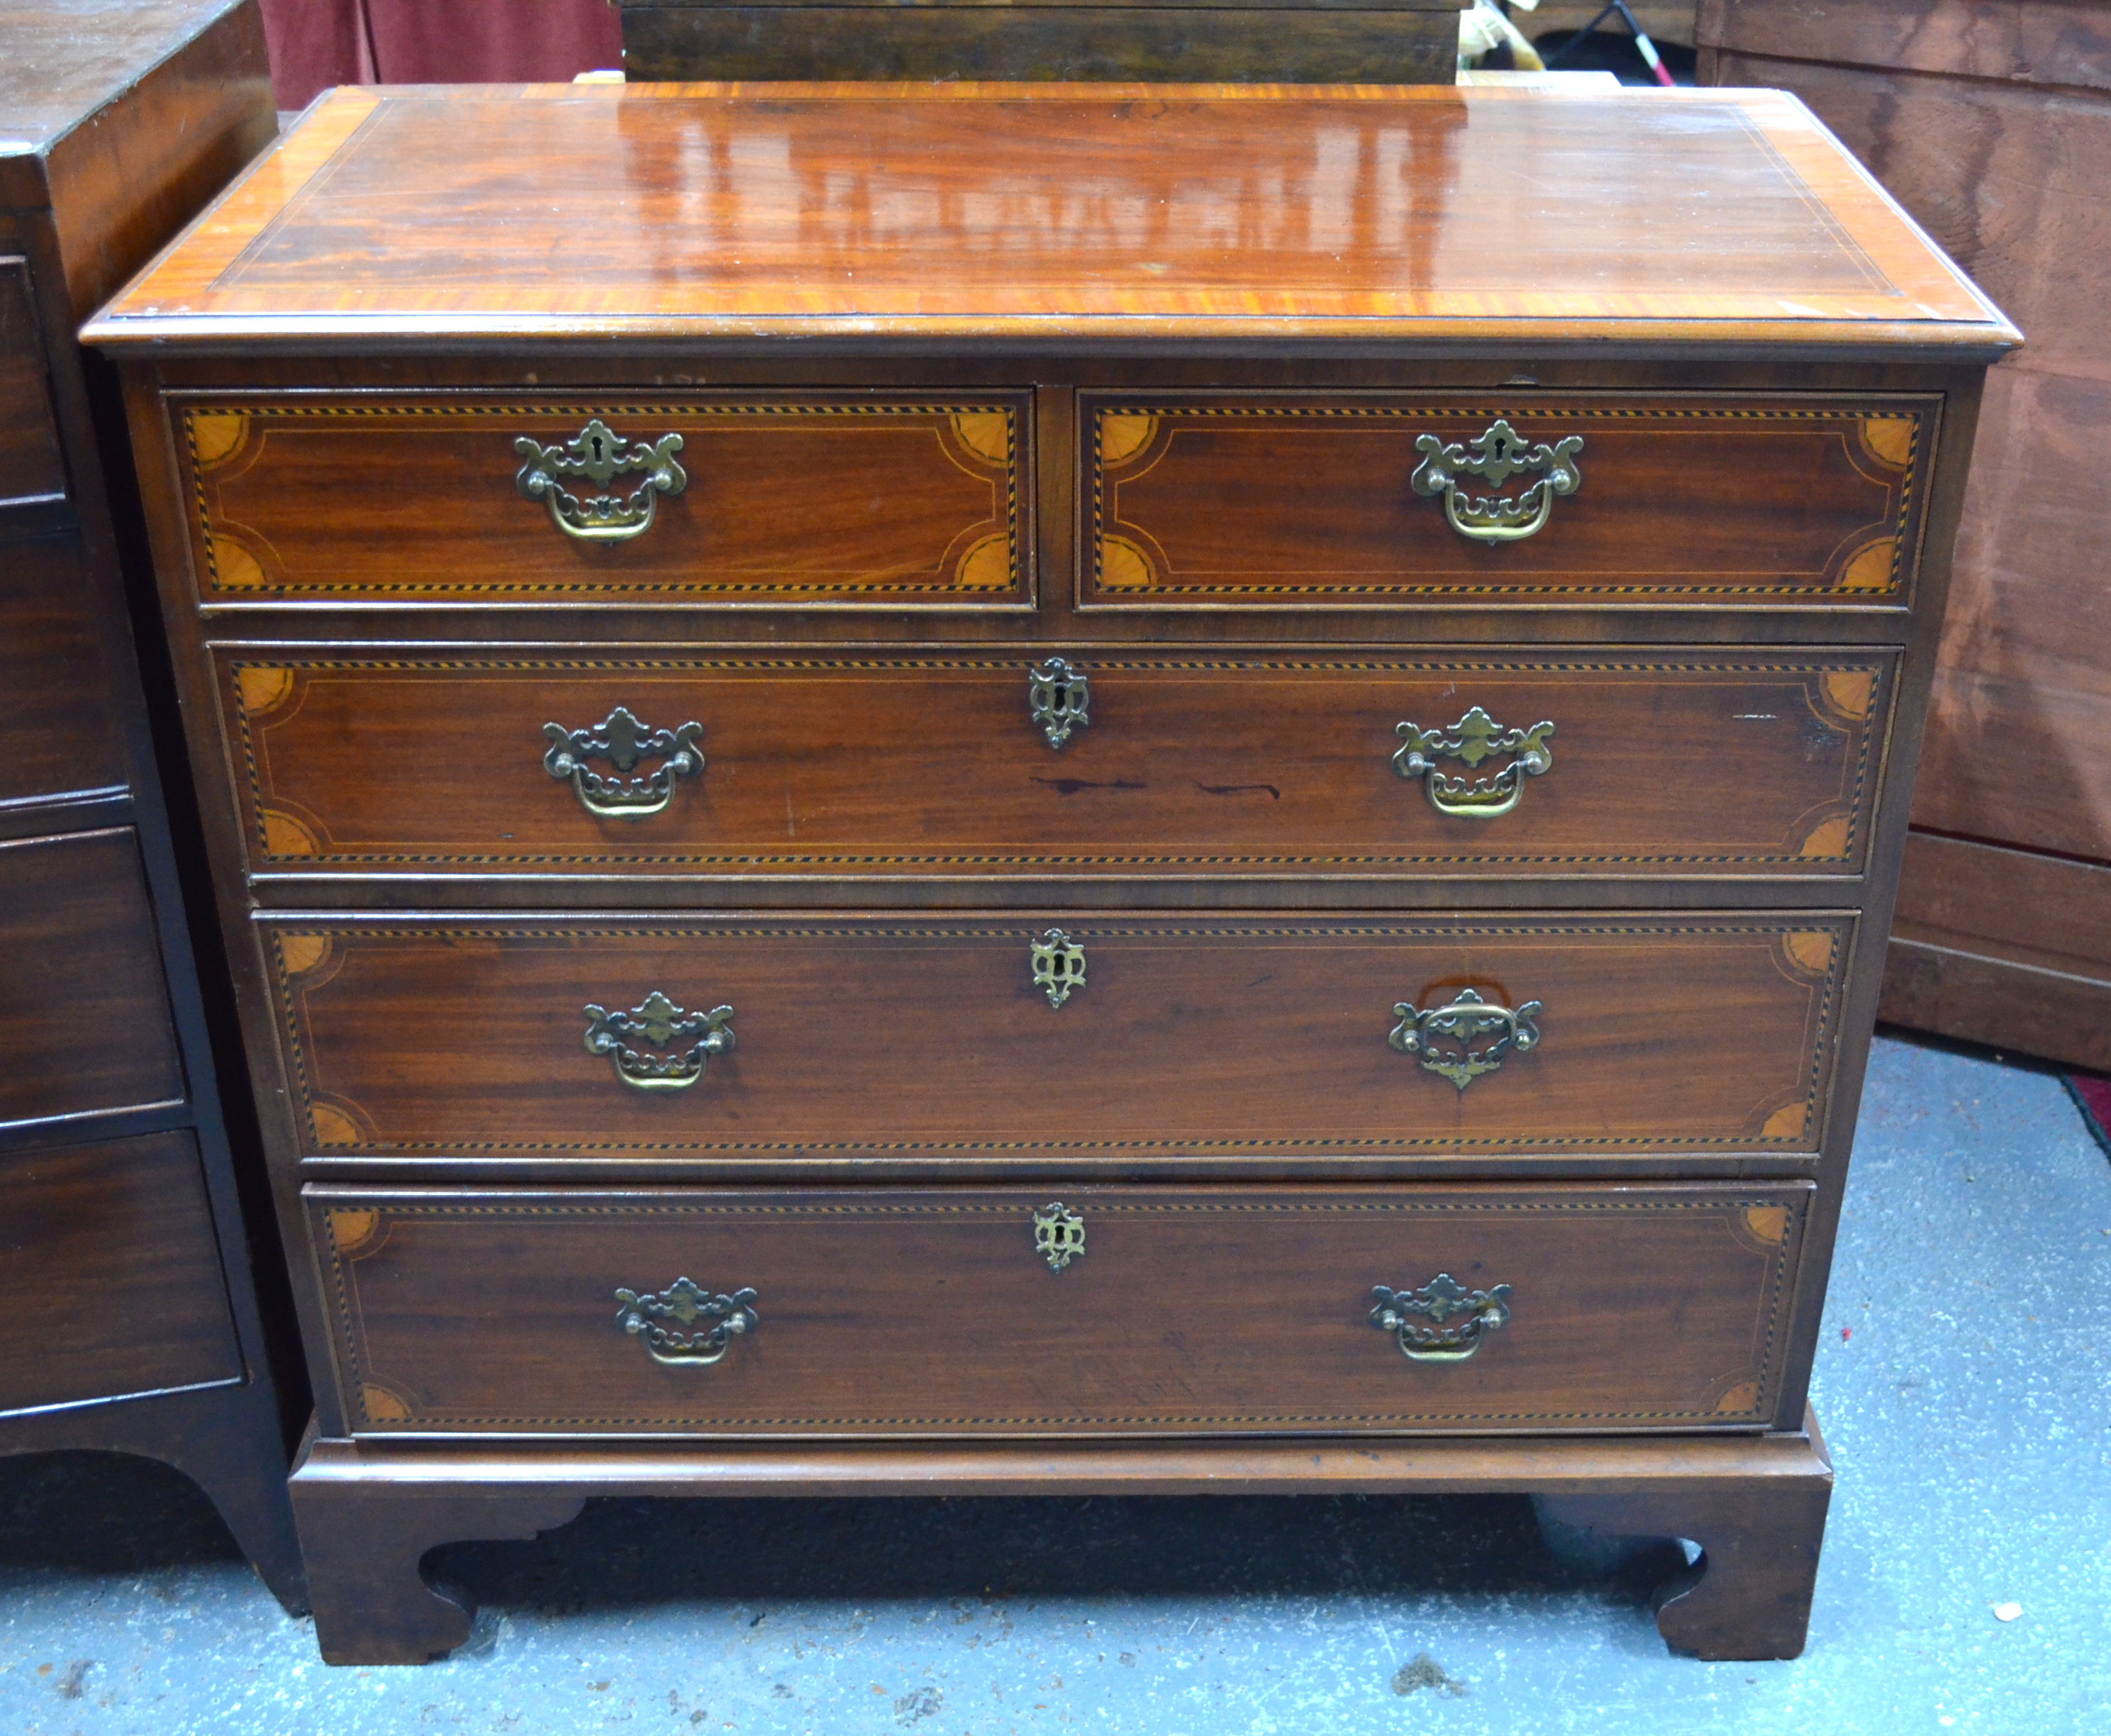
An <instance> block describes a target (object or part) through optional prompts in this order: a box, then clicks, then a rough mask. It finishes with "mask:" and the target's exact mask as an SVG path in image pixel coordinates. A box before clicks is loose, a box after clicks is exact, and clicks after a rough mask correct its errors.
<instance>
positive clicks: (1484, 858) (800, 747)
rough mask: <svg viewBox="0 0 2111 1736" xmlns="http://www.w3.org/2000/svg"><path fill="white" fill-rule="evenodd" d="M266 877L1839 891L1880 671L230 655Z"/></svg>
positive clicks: (1806, 655) (1872, 786) (1721, 665)
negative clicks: (1357, 881)
mask: <svg viewBox="0 0 2111 1736" xmlns="http://www.w3.org/2000/svg"><path fill="white" fill-rule="evenodd" d="M221 657H222V682H223V691H224V693H225V705H226V707H227V711H228V715H229V719H230V723H231V734H233V737H234V752H235V761H236V763H235V766H234V772H235V777H234V784H235V789H236V793H237V796H238V800H239V801H240V802H242V804H243V811H244V817H245V819H246V821H247V826H246V829H247V834H248V839H249V848H250V852H251V861H252V866H254V867H255V868H256V869H257V870H260V871H266V872H280V873H284V872H288V871H293V872H298V871H301V870H309V869H329V870H336V871H339V872H342V871H344V870H374V871H379V872H401V873H417V874H420V875H425V874H431V873H433V872H434V871H435V870H448V869H452V870H455V871H456V872H460V873H479V874H481V873H488V872H491V871H493V870H513V871H516V872H526V873H535V874H564V873H574V874H579V873H605V872H607V871H609V870H623V871H645V872H656V873H662V874H683V873H688V874H715V875H764V876H812V875H849V876H857V875H888V876H898V875H992V874H998V875H1001V874H1021V873H1032V872H1039V873H1042V874H1060V875H1137V874H1151V875H1166V874H1183V873H1185V874H1192V875H1209V876H1211V877H1213V878H1225V877H1234V876H1237V877H1255V878H1260V877H1270V878H1277V879H1280V878H1282V877H1285V876H1292V875H1294V876H1297V877H1299V878H1304V877H1308V876H1312V875H1337V876H1344V877H1371V876H1378V875H1417V874H1428V873H1457V872H1460V871H1462V870H1470V871H1481V872H1506V873H1509V874H1513V875H1562V876H1568V875H1579V874H1596V875H1633V874H1637V873H1646V874H1650V875H1709V874H1715V875H1753V874H1765V875H1854V874H1858V873H1859V872H1860V871H1861V870H1862V868H1863V865H1864V860H1865V857H1866V853H1867V851H1868V838H1869V829H1870V822H1871V816H1872V810H1873V806H1874V804H1875V801H1876V793H1877V784H1878V772H1879V770H1880V769H1881V764H1882V752H1883V744H1884V741H1885V738H1886V721H1887V720H1888V718H1889V716H1890V713H1891V694H1892V691H1893V687H1894V679H1895V670H1896V658H1895V655H1894V654H1892V653H1891V652H1864V653H1860V654H1850V653H1842V652H1801V653H1792V654H1786V655H1784V654H1782V653H1779V652H1736V653H1731V654H1723V653H1720V652H1714V653H1706V654H1696V653H1690V652H1680V653H1677V654H1673V655H1667V654H1664V653H1663V652H1615V653H1606V652H1568V653H1562V654H1558V655H1552V656H1549V655H1537V656H1532V655H1523V656H1500V655H1497V656H1482V657H1469V658H1448V657H1447V658H1427V657H1423V658H1414V657H1399V656H1396V655H1390V654H1386V653H1383V652H1365V653H1351V654H1346V655H1340V656H1310V655H1300V654H1294V653H1292V654H1278V655H1266V654H1264V655H1257V656H1256V655H1242V654H1217V655H1205V654H1188V653H1184V652H1183V653H1180V654H1166V655H1155V656H1151V657H1122V656H1110V655H1096V654H1095V655H1087V654H1085V653H1083V652H1079V653H1075V654H1074V658H1073V659H1058V658H1056V657H1044V655H1043V654H1042V653H1041V652H1034V651H1028V650H1024V649H1022V650H1020V651H1018V652H1007V653H992V654H982V653H974V654H959V655H949V656H901V657H715V658H692V659H684V660H681V661H668V660H664V659H659V660H655V659H644V658H639V659H629V660H626V659H623V658H618V657H603V658H597V659H595V660H594V661H591V662H587V661H570V660H547V659H535V658H514V657H467V658H449V659H405V658H402V657H395V658H390V659H386V660H384V659H381V658H373V659H347V658H334V659H327V660H324V659H317V660H306V659H291V660H288V659H284V658H280V657H273V658H271V659H270V660H269V661H257V660H254V659H253V658H252V657H251V656H249V655H247V654H244V653H239V652H223V653H221Z"/></svg>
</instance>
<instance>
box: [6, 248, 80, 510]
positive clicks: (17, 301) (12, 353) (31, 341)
mask: <svg viewBox="0 0 2111 1736" xmlns="http://www.w3.org/2000/svg"><path fill="white" fill-rule="evenodd" d="M64 498H66V459H65V457H64V455H63V454H62V452H61V450H60V447H59V427H58V418H57V416H56V415H55V414H54V412H53V411H52V385H51V375H50V371H49V367H48V363H47V361H46V360H45V357H44V346H43V339H42V338H41V336H40V335H39V329H38V321H37V303H36V298H35V296H34V293H33V291H32V287H31V284H30V262H29V261H28V260H26V259H25V258H23V257H21V256H20V255H19V254H16V255H12V256H10V255H7V254H4V253H0V513H5V512H6V511H7V510H8V509H9V508H11V507H26V506H43V505H47V504H49V503H51V502H57V501H61V500H63V499H64Z"/></svg>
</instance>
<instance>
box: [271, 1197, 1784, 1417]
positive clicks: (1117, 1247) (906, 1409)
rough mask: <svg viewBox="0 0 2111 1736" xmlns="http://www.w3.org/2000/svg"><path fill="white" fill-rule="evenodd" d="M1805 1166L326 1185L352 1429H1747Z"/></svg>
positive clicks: (1772, 1348) (326, 1234)
mask: <svg viewBox="0 0 2111 1736" xmlns="http://www.w3.org/2000/svg"><path fill="white" fill-rule="evenodd" d="M1810 1197H1811V1193H1810V1189H1809V1187H1808V1185H1806V1184H1781V1185H1773V1186H1768V1185H1759V1186H1752V1187H1737V1188H1732V1187H1720V1188H1709V1187H1700V1186H1683V1187H1673V1186H1660V1187H1597V1188H1587V1187H1577V1188H1565V1189H1557V1188H1421V1189H1414V1190H1403V1189H1391V1190H1385V1189H1355V1188H1300V1189H1297V1190H1295V1191H1292V1190H1288V1189H1283V1188H1247V1189H1243V1190H1241V1191H1239V1192H1237V1193H1230V1192H1217V1191H1211V1190H1205V1189H1188V1188H1182V1189H1169V1188H1168V1189H1153V1188H1078V1189H1073V1190H1070V1191H1068V1192H1066V1193H1065V1194H1064V1195H1063V1197H1061V1198H1060V1199H1057V1198H1054V1197H1049V1196H1047V1195H1046V1194H1043V1193H1024V1192H1001V1191H996V1190H991V1191H986V1192H955V1191H951V1190H949V1191H947V1192H943V1193H930V1192H925V1193H886V1192H879V1191H866V1190H838V1191H837V1192H834V1193H705V1192H697V1191H688V1192H683V1191H674V1190H663V1191H657V1192H654V1191H633V1192H629V1193H621V1194H595V1193H579V1192H574V1193H529V1192H497V1191H489V1192H483V1191H476V1192H470V1191H462V1192H456V1191H449V1192H446V1193H440V1192H438V1191H433V1192H428V1193H414V1192H408V1191H406V1192H388V1193H377V1192H371V1191H361V1190H354V1189H349V1188H345V1189H339V1188H327V1189H311V1190H310V1194H309V1209H310V1211H311V1215H312V1222H313V1234H314V1238H315V1244H316V1247H317V1248H318V1250H319V1251H320V1257H321V1259H322V1261H324V1263H325V1279H326V1286H327V1288H328V1291H329V1294H330V1296H331V1297H332V1298H333V1301H334V1310H335V1320H334V1324H335V1327H336V1349H337V1358H338V1377H339V1381H340V1385H341V1388H342V1390H343V1393H344V1396H345V1404H346V1411H347V1416H348V1418H349V1421H350V1426H351V1428H352V1431H353V1432H354V1433H355V1434H414V1433H415V1434H569V1433H574V1432H579V1431H590V1432H593V1433H597V1434H699V1435H714V1436H738V1435H749V1436H758V1435H815V1434H818V1435H930V1434H977V1435H1005V1434H1012V1435H1035V1434H1132V1433H1133V1434H1213V1433H1238V1434H1251V1433H1255V1432H1256V1431H1263V1430H1267V1431H1276V1432H1284V1433H1309V1434H1374V1433H1400V1432H1423V1431H1430V1432H1435V1431H1441V1430H1473V1431H1479V1432H1489V1433H1492V1432H1505V1431H1514V1430H1525V1429H1531V1430H1536V1431H1547V1430H1556V1431H1559V1430H1576V1431H1581V1430H1589V1429H1651V1430H1658V1429H1707V1428H1730V1429H1751V1428H1754V1427H1757V1426H1762V1425H1765V1424H1766V1423H1768V1421H1769V1420H1771V1418H1772V1414H1773V1409H1774V1406H1775V1402H1776V1394H1777V1389H1778V1383H1779V1380H1780V1374H1781V1364H1782V1345H1783V1325H1784V1320H1785V1316H1786V1307H1787V1302H1788V1297H1789V1287H1790V1284H1791V1281H1792V1279H1793V1276H1794V1273H1795V1261H1796V1254H1797V1251H1798V1248H1799V1247H1800V1243H1801V1238H1802V1232H1803V1226H1804V1220H1805V1212H1806V1210H1807V1207H1808V1204H1809V1199H1810Z"/></svg>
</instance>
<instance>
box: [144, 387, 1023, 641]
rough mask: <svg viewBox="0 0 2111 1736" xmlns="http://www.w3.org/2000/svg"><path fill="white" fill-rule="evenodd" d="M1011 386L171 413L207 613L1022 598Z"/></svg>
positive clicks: (1002, 602) (184, 406) (277, 401)
mask: <svg viewBox="0 0 2111 1736" xmlns="http://www.w3.org/2000/svg"><path fill="white" fill-rule="evenodd" d="M1029 403H1030V399H1029V397H1028V394H1027V393H978V394H974V395H971V396H968V397H960V396H948V395H947V394H942V393H941V394H937V395H935V396H932V397H924V398H913V399H912V398H899V397H888V396H886V395H883V394H876V393H875V394H859V395H857V396H856V397H854V398H817V397H813V396H810V395H799V394H785V393H774V394H769V395H768V396H765V397H757V396H753V395H742V396H728V395H725V394H718V393H688V394H682V395H678V396H671V397H652V398H637V399H629V400H608V401H602V400H588V399H583V398H579V399H563V400H558V399H551V398H483V397H479V396H472V395H470V394H465V393H449V394H447V395H446V396H444V397H438V396H436V397H431V398H366V397H360V398H349V399H339V398H329V399H323V398H312V399H311V398H268V399H252V398H213V399H210V400H193V399H188V398H185V399H182V400H179V401H176V402H172V403H171V405H170V416H171V417H172V419H173V420H174V425H175V426H174V430H173V431H174V434H175V443H176V447H177V450H178V452H179V457H180V461H181V463H182V465H183V466H184V471H185V479H186V489H187V493H188V498H189V500H190V502H191V505H192V525H191V530H192V544H193V547H192V554H193V567H194V570H195V572H196V575H197V584H198V588H199V593H200V595H201V596H202V598H203V600H204V601H205V602H208V603H234V602H278V601H281V600H284V599H289V598H311V599H330V600H342V601H346V602H387V603H392V604H402V603H416V602H506V601H521V600H527V599H533V600H536V601H539V602H563V603H589V604H590V603H594V602H623V603H625V604H629V605H637V604H651V603H655V602H659V603H679V604H680V605H681V606H683V607H696V606H697V605H698V604H700V603H745V604H749V605H752V606H756V607H771V608H797V607H806V606H809V605H813V604H830V603H833V604H860V605H871V606H884V607H888V608H890V609H892V608H901V607H933V606H936V607H946V608H953V609H961V608H967V609H975V608H983V609H987V608H992V607H995V608H1003V607H1013V608H1016V607H1024V606H1025V605H1026V604H1027V603H1028V602H1029V601H1030V598H1031V587H1030V585H1029V584H1028V576H1027V575H1028V569H1029V565H1030V551H1031V549H1032V548H1033V537H1032V534H1031V529H1030V525H1029V518H1030V513H1029V507H1028V502H1029V501H1030V498H1031V488H1030V484H1029V483H1028V479H1030V478H1031V476H1032V475H1033V470H1032V466H1031V464H1030V461H1029V460H1028V455H1027V451H1026V444H1027V436H1028V424H1029V421H1030V420H1031V419H1030V416H1028V407H1029Z"/></svg>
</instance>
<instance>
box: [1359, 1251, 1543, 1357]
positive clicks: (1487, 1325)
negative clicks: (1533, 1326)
mask: <svg viewBox="0 0 2111 1736" xmlns="http://www.w3.org/2000/svg"><path fill="white" fill-rule="evenodd" d="M1371 1294H1372V1296H1373V1297H1375V1298H1376V1299H1377V1300H1376V1303H1375V1306H1373V1308H1372V1309H1371V1324H1372V1325H1373V1326H1375V1327H1377V1328H1378V1329H1379V1330H1380V1331H1381V1332H1390V1333H1391V1334H1392V1335H1393V1338H1394V1341H1395V1342H1396V1343H1398V1345H1399V1346H1400V1353H1401V1355H1402V1356H1404V1357H1411V1358H1412V1359H1413V1360H1414V1361H1417V1362H1464V1361H1465V1360H1466V1358H1467V1357H1470V1356H1472V1355H1473V1352H1475V1351H1477V1350H1478V1349H1479V1348H1480V1347H1481V1340H1482V1338H1484V1337H1485V1336H1486V1335H1487V1334H1489V1333H1491V1332H1493V1331H1494V1330H1495V1329H1496V1328H1497V1327H1498V1326H1500V1325H1503V1324H1504V1322H1505V1321H1506V1320H1509V1317H1510V1287H1509V1285H1508V1284H1497V1285H1496V1287H1495V1288H1493V1289H1492V1290H1469V1289H1468V1288H1466V1287H1465V1286H1464V1284H1460V1282H1459V1280H1458V1279H1455V1278H1454V1277H1453V1276H1452V1275H1450V1273H1449V1272H1439V1273H1438V1274H1437V1275H1436V1276H1435V1277H1434V1278H1432V1279H1430V1280H1429V1282H1428V1284H1424V1285H1423V1287H1422V1288H1420V1289H1419V1290H1389V1289H1387V1288H1386V1287H1385V1286H1384V1285H1383V1284H1373V1285H1372V1286H1371Z"/></svg>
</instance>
